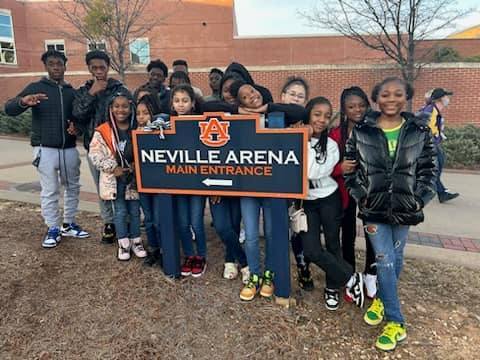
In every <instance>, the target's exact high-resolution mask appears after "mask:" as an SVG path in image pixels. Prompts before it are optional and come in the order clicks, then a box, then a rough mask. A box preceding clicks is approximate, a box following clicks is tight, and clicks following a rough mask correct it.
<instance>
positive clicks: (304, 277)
mask: <svg viewBox="0 0 480 360" xmlns="http://www.w3.org/2000/svg"><path fill="white" fill-rule="evenodd" d="M297 270H298V286H300V288H302V289H303V290H305V291H312V290H313V287H314V286H313V279H312V274H311V273H310V267H309V266H308V265H305V266H299V267H298V268H297Z"/></svg>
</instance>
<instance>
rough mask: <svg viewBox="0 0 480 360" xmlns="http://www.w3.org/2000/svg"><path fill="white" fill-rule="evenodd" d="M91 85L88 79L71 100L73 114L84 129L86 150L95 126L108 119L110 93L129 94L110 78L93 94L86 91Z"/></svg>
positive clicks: (116, 81) (91, 81) (120, 84)
mask: <svg viewBox="0 0 480 360" xmlns="http://www.w3.org/2000/svg"><path fill="white" fill-rule="evenodd" d="M92 85H93V80H88V81H87V82H86V83H85V85H83V86H82V87H80V89H78V90H77V93H76V94H75V100H74V101H73V116H74V117H75V118H77V119H78V121H79V123H80V124H82V129H83V130H84V139H83V144H84V146H85V149H87V150H88V148H89V144H90V141H91V139H92V136H93V132H94V131H95V128H96V127H97V126H99V125H100V124H102V123H103V122H105V121H106V119H108V117H107V116H106V114H107V110H108V103H109V101H110V100H111V97H112V95H114V94H116V93H124V92H127V93H128V94H130V92H129V91H128V89H127V88H126V87H125V86H124V85H123V84H122V83H121V82H120V81H118V80H116V79H112V78H109V79H108V81H107V88H106V89H105V91H102V92H100V93H98V94H96V95H94V96H92V95H90V94H89V93H88V91H89V90H90V88H91V87H92ZM130 98H131V95H130Z"/></svg>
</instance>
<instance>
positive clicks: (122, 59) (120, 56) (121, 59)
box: [118, 45, 126, 83]
mask: <svg viewBox="0 0 480 360" xmlns="http://www.w3.org/2000/svg"><path fill="white" fill-rule="evenodd" d="M124 55H125V48H124V47H123V46H122V45H120V46H119V47H118V73H119V74H120V78H121V79H122V82H123V83H125V70H126V65H125V57H124Z"/></svg>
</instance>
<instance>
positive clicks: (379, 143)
mask: <svg viewBox="0 0 480 360" xmlns="http://www.w3.org/2000/svg"><path fill="white" fill-rule="evenodd" d="M412 95H413V89H411V87H410V86H408V85H407V84H406V83H405V82H404V81H403V80H401V79H399V78H387V79H385V80H384V81H383V82H382V83H380V84H379V85H377V86H376V87H375V89H374V91H373V93H372V100H373V101H375V102H376V103H377V104H378V107H379V109H380V112H372V113H369V114H367V115H366V117H365V119H364V120H363V121H362V122H360V123H359V124H357V125H356V126H355V128H354V129H353V131H352V136H351V137H350V139H349V140H348V142H347V148H346V154H345V158H346V159H351V160H356V161H357V164H358V166H357V170H356V171H355V172H354V173H351V174H347V175H346V185H347V187H348V189H349V192H350V194H351V196H352V197H353V198H354V199H355V200H356V201H357V203H358V206H359V210H360V213H359V217H360V218H361V219H363V220H364V221H365V229H366V232H367V233H368V236H369V238H370V240H371V243H372V246H373V249H374V251H375V256H376V264H377V272H378V285H379V291H378V294H377V295H378V296H377V298H376V299H374V301H373V303H372V305H371V306H370V308H369V309H368V310H367V312H366V314H365V316H364V320H365V321H366V322H367V323H368V324H369V325H378V324H380V323H381V322H382V320H383V318H384V317H385V320H386V321H387V325H386V326H385V328H384V331H383V332H382V334H381V335H380V336H379V337H378V338H377V342H376V347H377V348H379V349H381V350H393V349H394V348H395V346H396V344H397V342H398V341H402V340H404V339H405V338H406V336H407V333H406V329H405V326H404V319H403V316H402V313H401V311H400V302H399V299H398V293H397V282H398V278H399V276H400V272H401V270H402V265H403V249H404V247H405V242H406V239H407V237H408V230H409V226H410V225H416V224H418V223H420V222H422V221H423V219H424V216H423V211H422V209H423V207H424V206H425V205H426V204H427V203H428V202H429V201H430V200H431V199H432V198H433V196H434V195H435V185H434V184H435V176H436V172H437V169H436V165H435V162H434V158H435V150H434V147H433V143H432V137H431V133H430V129H429V127H428V124H427V122H426V120H425V119H422V118H418V117H415V116H414V115H413V114H410V113H406V112H402V110H403V108H404V106H405V105H406V103H407V101H408V100H409V99H411V97H412Z"/></svg>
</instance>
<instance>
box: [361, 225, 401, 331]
mask: <svg viewBox="0 0 480 360" xmlns="http://www.w3.org/2000/svg"><path fill="white" fill-rule="evenodd" d="M408 229H409V226H407V225H391V224H383V223H374V222H368V221H367V222H366V225H365V231H366V233H367V234H368V236H369V238H370V241H371V244H372V247H373V251H374V252H375V261H376V264H377V279H378V297H379V298H380V299H381V300H382V302H383V305H384V307H385V319H386V320H387V321H395V322H398V323H400V324H403V323H404V322H405V320H404V318H403V315H402V312H401V310H400V301H399V299H398V286H397V284H398V279H399V277H400V273H401V271H402V266H403V249H404V248H405V243H406V241H407V237H408Z"/></svg>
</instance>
